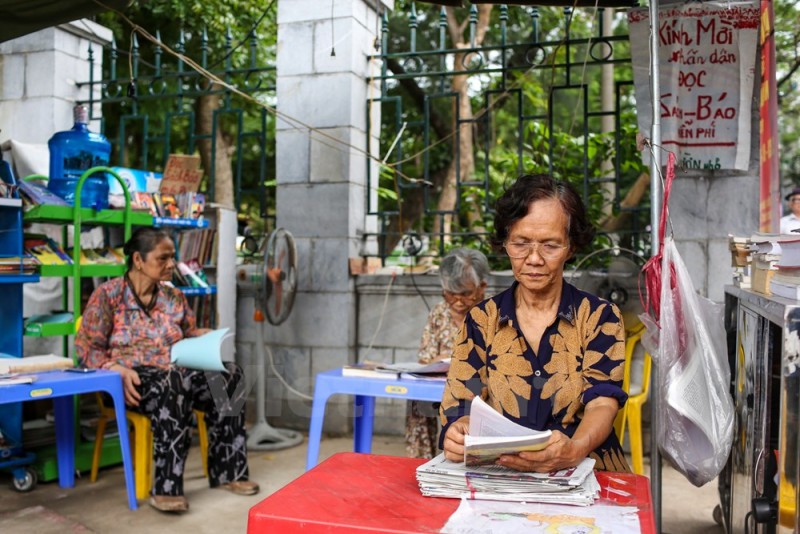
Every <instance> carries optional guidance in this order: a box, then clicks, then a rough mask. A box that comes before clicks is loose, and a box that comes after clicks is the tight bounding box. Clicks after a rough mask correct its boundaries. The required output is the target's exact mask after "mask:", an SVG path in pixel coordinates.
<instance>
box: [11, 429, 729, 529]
mask: <svg viewBox="0 0 800 534" xmlns="http://www.w3.org/2000/svg"><path fill="white" fill-rule="evenodd" d="M348 450H352V438H335V439H325V440H323V442H322V444H321V454H320V461H321V460H322V459H324V458H327V457H328V456H330V455H332V454H334V453H336V452H342V451H348ZM373 452H375V453H379V454H394V455H402V454H404V444H403V441H402V438H401V437H397V436H391V437H384V436H376V437H375V439H374V443H373ZM305 457H306V447H305V446H304V445H299V446H297V447H294V448H292V449H288V450H283V451H277V452H271V453H264V452H251V454H250V468H251V478H252V479H253V480H256V481H258V482H259V483H260V484H261V488H262V491H261V493H260V494H259V495H256V496H252V497H240V496H236V495H232V494H230V493H228V492H225V491H221V490H210V489H208V486H207V484H206V480H205V478H203V475H202V470H201V467H200V461H199V451H198V449H197V448H194V449H193V450H192V453H191V455H190V458H189V466H188V470H187V477H186V494H187V497H188V499H189V502H190V506H191V509H190V511H189V512H188V513H187V514H184V515H180V516H171V515H165V514H162V513H160V512H157V511H155V510H153V509H152V508H150V507H149V506H147V504H146V503H140V504H141V508H140V509H139V510H138V511H135V512H133V511H131V510H129V509H128V507H127V498H126V495H125V484H124V479H123V474H122V469H121V468H113V469H108V470H104V471H102V472H101V473H100V477H99V480H98V481H97V482H96V483H94V484H92V483H90V482H89V480H88V478H84V479H79V480H78V481H77V483H76V487H75V488H72V489H62V488H59V487H58V485H57V484H56V483H46V484H40V485H39V486H38V487H37V488H36V489H35V490H33V491H32V492H30V493H25V494H21V493H17V492H16V491H14V490H13V489H11V484H10V480H11V479H10V476H8V474H5V473H4V474H0V532H1V533H2V534H16V533H17V532H19V533H22V532H26V533H28V532H35V533H36V534H51V533H52V534H66V533H68V532H69V533H80V532H96V533H98V534H102V533H106V532H108V533H114V534H126V533H131V534H143V533H151V532H153V533H159V532H165V533H166V532H172V533H175V532H191V533H192V534H203V533H209V534H212V533H213V534H220V533H229V532H230V533H242V532H245V531H246V527H247V513H248V510H249V509H250V507H251V506H253V505H254V504H256V503H257V502H259V501H260V500H261V499H263V498H264V497H265V496H267V495H269V494H270V493H272V492H274V491H276V490H278V489H279V488H281V487H282V486H284V485H285V484H287V483H289V482H290V481H292V480H293V479H295V478H296V477H298V476H299V475H301V474H302V473H303V472H304V469H305ZM717 502H718V496H717V489H716V482H712V483H710V484H707V485H706V486H704V487H702V488H695V487H694V486H692V485H691V484H690V483H689V482H687V481H686V480H685V479H683V477H681V476H680V475H679V474H678V473H676V472H675V471H674V470H672V469H670V468H669V467H665V468H664V470H663V474H662V531H663V532H665V533H668V534H722V533H723V529H722V528H721V527H719V526H717V525H716V523H714V520H713V519H712V512H713V509H714V506H715V505H716V504H717ZM37 506H38V507H41V508H38V509H37V508H34V507H37ZM23 511H25V512H24V513H23ZM276 534H279V533H276Z"/></svg>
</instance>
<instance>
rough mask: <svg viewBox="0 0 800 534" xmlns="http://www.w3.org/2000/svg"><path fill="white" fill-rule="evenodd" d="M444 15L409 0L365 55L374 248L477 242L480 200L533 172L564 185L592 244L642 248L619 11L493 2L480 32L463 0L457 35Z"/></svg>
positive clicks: (435, 250) (645, 217) (645, 219)
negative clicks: (464, 12) (369, 80)
mask: <svg viewBox="0 0 800 534" xmlns="http://www.w3.org/2000/svg"><path fill="white" fill-rule="evenodd" d="M451 9H452V8H451ZM455 13H458V12H455V11H451V12H449V13H448V12H447V11H446V9H445V8H441V9H440V10H438V11H437V10H436V9H433V8H431V9H428V10H426V11H424V12H418V11H417V9H416V6H415V5H414V4H413V3H412V4H411V9H410V11H409V12H397V13H395V14H393V15H392V17H393V18H392V19H390V18H389V17H388V16H387V15H386V14H384V15H383V19H382V39H381V42H380V50H379V51H378V52H377V53H376V54H375V55H374V56H373V57H372V59H375V60H379V61H380V62H381V65H382V67H381V71H380V75H379V77H378V78H379V82H380V87H381V92H380V96H379V97H377V98H373V99H370V100H369V101H368V102H367V106H368V108H370V109H371V108H372V107H373V106H380V110H381V117H382V118H381V124H380V142H379V143H377V146H373V147H372V156H373V158H374V159H378V160H379V161H381V164H380V165H379V166H378V168H379V172H378V173H375V172H374V170H373V169H372V168H371V166H370V165H368V183H369V188H368V189H369V190H370V191H371V194H370V195H369V197H368V199H367V206H368V214H369V215H371V216H374V217H376V218H377V222H378V224H377V228H378V230H377V232H376V233H375V234H371V235H370V236H368V237H372V238H375V239H376V240H377V244H378V247H377V255H378V256H380V257H381V258H382V259H383V260H384V261H385V260H387V258H391V257H392V256H396V255H397V254H398V250H399V249H402V248H406V249H409V248H414V245H416V244H418V242H419V241H422V242H427V243H428V244H429V249H428V252H427V254H430V255H442V254H444V253H445V252H446V250H447V248H449V247H450V246H454V245H464V244H468V245H471V246H476V247H479V248H482V249H483V250H484V251H485V252H489V246H488V244H487V239H486V238H487V236H488V234H489V233H490V232H491V230H492V228H491V226H492V211H493V210H492V206H493V202H494V199H495V198H496V197H497V195H498V194H500V192H501V191H502V188H503V184H504V183H506V182H507V181H508V180H512V179H514V178H516V177H517V176H518V175H519V174H522V173H537V172H545V173H549V174H552V175H554V176H555V177H557V178H561V179H566V180H569V181H570V182H571V183H573V185H575V186H577V188H578V189H579V191H581V193H582V195H583V198H584V201H585V202H586V204H587V206H588V207H589V209H590V213H591V215H592V216H593V217H594V219H595V220H596V221H598V224H599V226H600V230H601V231H600V234H599V235H600V237H599V239H600V240H601V241H602V242H605V243H612V242H613V243H616V244H619V245H624V246H626V247H628V248H631V249H634V250H642V251H643V250H646V249H647V246H648V245H647V243H646V241H647V240H648V238H649V235H648V231H647V225H648V224H649V198H648V196H647V195H637V191H639V190H640V189H641V187H637V185H636V184H637V181H638V182H639V183H640V185H641V183H642V182H643V180H644V179H645V178H646V176H645V177H642V173H643V172H644V171H645V167H644V166H643V165H642V163H641V158H640V156H639V154H638V152H637V151H636V141H635V137H636V131H637V125H636V116H635V100H634V96H633V82H632V71H631V64H630V63H631V60H630V44H629V42H628V36H627V35H626V30H627V27H626V26H625V21H624V17H614V16H613V13H609V14H608V16H604V15H605V14H604V10H603V9H599V10H593V9H582V10H581V9H572V8H565V9H558V10H556V8H541V9H540V8H523V7H508V6H505V5H501V6H499V7H496V8H495V10H494V12H493V15H492V19H491V26H490V27H489V28H482V27H481V23H480V21H479V11H478V9H477V7H476V6H474V5H473V6H472V8H471V9H470V11H469V15H468V20H466V21H465V22H464V28H465V30H464V32H463V33H462V34H458V33H454V31H453V30H454V26H456V23H457V20H456V19H454V18H453V15H454V14H455ZM404 16H407V17H408V19H407V24H405V25H404V23H405V21H403V20H401V19H399V18H398V17H404ZM604 19H605V20H604ZM543 20H545V21H547V22H545V23H543ZM609 22H611V23H613V24H609ZM423 29H424V30H423ZM484 30H485V34H484V35H483V37H481V32H483V31H484ZM458 35H463V40H462V41H460V42H457V43H454V36H455V39H456V40H457V39H458V38H459V37H458ZM367 116H368V117H369V116H370V114H369V113H368V114H367ZM626 195H630V196H629V197H628V198H627V199H626ZM637 197H638V198H637ZM401 254H402V252H401ZM423 254H425V253H423Z"/></svg>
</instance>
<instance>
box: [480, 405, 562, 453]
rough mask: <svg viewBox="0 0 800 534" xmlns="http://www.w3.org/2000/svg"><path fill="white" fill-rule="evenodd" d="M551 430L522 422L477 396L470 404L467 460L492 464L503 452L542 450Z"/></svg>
mask: <svg viewBox="0 0 800 534" xmlns="http://www.w3.org/2000/svg"><path fill="white" fill-rule="evenodd" d="M550 434H551V432H550V431H549V430H544V431H537V430H532V429H530V428H528V427H525V426H522V425H518V424H517V423H515V422H513V421H511V420H510V419H508V418H506V417H505V416H504V415H503V414H501V413H499V412H498V411H497V410H495V409H494V408H492V407H491V406H489V405H488V404H486V402H484V401H483V399H481V398H480V397H477V396H476V397H474V398H473V399H472V404H471V406H470V417H469V433H468V434H467V435H466V436H465V437H464V452H465V454H464V462H465V463H466V464H467V465H468V466H478V465H492V464H494V463H496V462H497V459H498V458H499V457H500V455H501V454H516V453H519V452H522V451H538V450H541V449H544V448H545V447H546V446H547V442H548V440H549V439H550Z"/></svg>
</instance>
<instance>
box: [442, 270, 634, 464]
mask: <svg viewBox="0 0 800 534" xmlns="http://www.w3.org/2000/svg"><path fill="white" fill-rule="evenodd" d="M517 286H518V283H516V282H515V283H514V284H513V285H512V286H511V287H510V288H509V289H507V290H505V291H503V292H502V293H499V294H498V295H495V296H494V297H492V298H490V299H488V300H485V301H483V302H481V303H480V304H478V305H477V306H475V307H473V308H472V309H471V310H470V312H469V315H468V316H467V319H466V321H465V323H464V326H463V327H462V328H461V331H460V332H459V334H458V338H457V339H456V345H455V348H454V351H453V358H452V360H451V362H450V372H449V374H448V376H447V385H446V386H445V391H444V396H443V399H442V404H441V407H440V410H439V416H440V420H441V423H442V432H441V433H440V435H439V447H440V448H442V442H443V440H444V435H445V433H446V432H447V428H448V427H449V425H450V424H451V423H453V422H454V421H456V420H457V419H459V418H460V417H462V416H464V415H469V402H470V401H471V399H472V397H474V396H475V395H480V396H481V398H483V399H484V400H485V401H486V402H487V403H489V404H490V405H491V406H492V407H494V409H496V410H497V411H499V412H500V413H502V414H503V415H505V416H506V417H508V418H509V419H511V420H512V421H514V422H515V423H518V424H521V425H523V426H527V427H529V428H532V429H535V430H559V431H561V432H563V433H564V434H566V435H567V436H570V437H572V436H573V435H574V434H575V430H576V429H577V428H578V424H579V423H580V421H581V418H582V416H583V410H584V406H585V405H586V404H587V403H588V402H589V401H591V400H592V399H595V398H597V397H613V398H615V399H617V401H618V402H619V404H620V406H623V405H624V404H625V401H626V400H627V398H628V396H627V395H626V394H625V392H624V391H623V390H622V374H623V363H624V358H625V328H624V326H623V323H622V317H621V315H620V311H619V309H618V308H617V307H616V306H615V305H613V304H611V303H609V302H607V301H605V300H603V299H600V298H598V297H596V296H594V295H591V294H589V293H586V292H584V291H581V290H579V289H577V288H576V287H574V286H572V285H570V284H568V283H567V282H564V286H563V289H562V292H561V302H560V304H559V308H558V313H557V316H556V320H555V321H553V324H551V325H550V326H549V327H548V328H547V329H546V330H545V332H544V335H543V336H542V341H541V344H540V346H539V353H538V354H535V353H534V352H533V350H532V349H531V347H530V346H529V345H528V342H527V340H526V339H525V336H524V335H523V334H522V331H521V330H520V329H519V328H518V326H517V320H516V319H517V317H516V305H515V299H514V292H515V290H516V288H517ZM589 456H590V457H591V458H594V459H595V460H596V461H597V463H596V464H595V469H601V470H607V471H630V468H629V467H628V463H627V461H626V460H625V455H624V453H623V451H622V448H621V447H620V444H619V441H618V440H617V436H616V434H615V433H614V432H613V431H612V432H611V434H610V435H609V437H608V438H607V439H606V441H605V442H604V443H603V444H601V445H600V446H599V447H598V448H597V449H595V451H594V452H593V453H591V454H590V455H589Z"/></svg>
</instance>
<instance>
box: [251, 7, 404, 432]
mask: <svg viewBox="0 0 800 534" xmlns="http://www.w3.org/2000/svg"><path fill="white" fill-rule="evenodd" d="M388 4H389V5H386V0H384V1H383V2H382V5H381V9H382V10H383V9H387V8H391V7H393V6H392V5H391V4H393V2H388ZM375 6H376V2H375V0H322V1H320V0H293V1H291V2H279V3H278V58H277V72H278V80H277V102H278V105H277V107H278V111H279V114H280V115H281V117H279V118H278V121H277V140H276V144H277V146H276V154H277V169H276V175H277V205H278V217H277V225H278V226H279V227H283V228H286V229H287V230H289V232H291V233H292V234H293V235H294V237H295V240H296V243H297V252H298V262H299V279H298V294H297V296H296V299H295V303H294V309H293V311H292V314H291V315H290V317H289V319H288V320H287V321H286V322H285V323H283V324H281V325H279V326H275V327H273V326H270V325H268V324H266V323H265V324H266V326H265V340H266V344H267V348H268V349H269V351H270V352H271V353H272V357H273V359H274V363H275V367H276V369H277V371H278V372H279V373H280V374H281V375H282V376H283V377H284V378H285V379H286V381H287V382H288V383H289V384H290V385H291V387H292V388H294V389H297V390H299V391H300V392H301V393H304V394H306V395H310V394H311V393H312V391H313V380H314V376H315V375H316V374H317V373H319V372H320V371H325V370H328V369H332V368H335V367H341V366H342V365H344V364H346V363H348V362H349V361H354V360H355V356H356V339H357V332H356V329H357V326H356V325H357V321H356V313H357V310H356V308H357V306H356V302H357V301H356V293H355V286H354V279H353V278H352V277H351V276H350V275H349V268H348V258H350V257H356V256H358V255H359V253H360V252H361V250H360V247H361V242H362V237H361V236H362V234H363V233H364V232H365V231H366V229H367V228H366V225H367V217H366V216H365V209H366V198H367V194H368V193H367V191H366V185H367V182H366V176H367V174H366V173H367V160H366V158H365V156H364V155H363V151H364V150H365V149H366V143H367V136H368V132H367V100H368V99H369V98H370V97H377V96H378V94H379V84H378V83H377V82H370V77H371V76H374V77H377V76H378V75H379V74H380V64H378V63H377V62H376V61H370V60H369V57H368V56H369V55H371V54H375V53H376V50H375V47H374V46H375V42H376V38H378V39H379V34H378V35H376V32H379V31H380V25H379V23H378V22H379V21H378V13H377V12H376V7H375ZM378 42H379V40H378ZM334 52H335V55H334ZM377 107H378V106H374V108H376V110H377ZM377 113H378V111H375V112H373V115H372V117H371V124H372V125H373V126H377V125H378V124H379V117H380V116H379V115H378V114H377ZM376 131H377V130H376ZM373 139H374V136H373ZM351 146H352V147H351ZM371 172H377V169H375V168H373V170H372V171H371ZM239 313H240V315H239V321H238V336H237V344H238V349H239V354H240V358H241V360H242V361H243V362H247V361H248V360H249V362H251V363H247V364H246V365H247V366H248V367H249V366H250V365H251V364H252V365H254V364H255V363H256V360H255V358H257V357H258V352H257V351H256V350H254V349H255V346H254V342H255V335H254V331H253V328H258V325H257V324H253V323H252V320H251V316H252V307H250V306H248V305H247V303H246V301H245V302H243V303H242V304H240V305H239ZM267 358H269V353H268V355H267ZM267 399H268V400H267V406H266V412H267V416H268V417H269V418H270V419H271V420H274V419H275V418H278V419H279V422H280V423H281V424H283V425H291V426H294V427H296V428H305V427H306V426H307V424H308V421H307V418H308V415H309V413H310V404H309V403H308V401H307V400H303V399H302V398H301V397H300V396H298V395H296V394H295V393H293V392H290V391H288V389H287V387H286V386H285V385H284V384H283V383H282V382H281V381H280V380H279V379H278V378H277V377H276V376H275V374H274V373H273V372H272V371H271V370H270V369H269V362H267ZM349 406H350V405H349V404H346V403H341V404H340V405H339V406H338V407H337V406H336V405H335V404H331V405H330V406H329V407H328V413H327V417H326V422H327V425H326V430H328V431H332V432H346V431H348V429H349V426H348V425H349V415H350V414H349V411H350V408H349Z"/></svg>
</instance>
